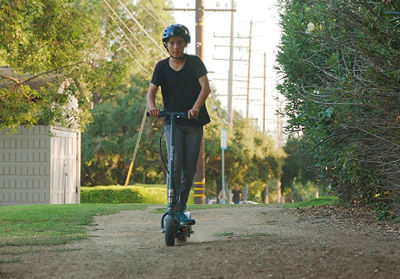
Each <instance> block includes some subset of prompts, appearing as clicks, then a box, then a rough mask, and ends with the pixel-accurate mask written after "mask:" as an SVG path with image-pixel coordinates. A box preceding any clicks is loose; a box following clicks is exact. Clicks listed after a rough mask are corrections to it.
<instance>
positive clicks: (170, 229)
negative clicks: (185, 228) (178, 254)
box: [165, 215, 175, 246]
mask: <svg viewBox="0 0 400 279" xmlns="http://www.w3.org/2000/svg"><path fill="white" fill-rule="evenodd" d="M165 244H166V245H167V246H174V245H175V220H174V218H173V217H172V216H170V215H168V216H167V218H166V219H165Z"/></svg>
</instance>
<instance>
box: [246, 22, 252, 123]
mask: <svg viewBox="0 0 400 279" xmlns="http://www.w3.org/2000/svg"><path fill="white" fill-rule="evenodd" d="M252 30H253V21H252V20H250V33H249V58H248V62H247V104H246V118H247V119H248V118H249V106H250V64H251V63H250V62H251V37H252Z"/></svg>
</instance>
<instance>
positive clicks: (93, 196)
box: [81, 186, 144, 203]
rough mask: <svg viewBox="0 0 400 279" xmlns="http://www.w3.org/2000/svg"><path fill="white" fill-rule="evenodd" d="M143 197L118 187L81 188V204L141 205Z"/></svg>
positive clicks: (132, 190)
mask: <svg viewBox="0 0 400 279" xmlns="http://www.w3.org/2000/svg"><path fill="white" fill-rule="evenodd" d="M143 200H144V198H143V195H142V194H141V193H140V192H139V191H138V190H135V189H133V188H127V187H122V186H120V187H118V186H108V187H107V186H97V187H81V203H142V202H143Z"/></svg>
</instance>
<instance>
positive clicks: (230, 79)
mask: <svg viewBox="0 0 400 279" xmlns="http://www.w3.org/2000/svg"><path fill="white" fill-rule="evenodd" d="M233 6H234V0H232V1H231V8H232V12H231V38H230V44H229V71H228V115H229V128H230V129H231V128H232V127H233V107H232V98H233V96H232V95H233V92H232V87H233V49H234V47H233V43H234V26H233V24H234V17H233V16H234V11H233Z"/></svg>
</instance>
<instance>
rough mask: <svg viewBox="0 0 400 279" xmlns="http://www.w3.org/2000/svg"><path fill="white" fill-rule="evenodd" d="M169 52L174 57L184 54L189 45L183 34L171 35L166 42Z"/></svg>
mask: <svg viewBox="0 0 400 279" xmlns="http://www.w3.org/2000/svg"><path fill="white" fill-rule="evenodd" d="M166 46H167V48H168V51H169V53H170V54H171V55H172V56H173V57H177V58H178V57H181V56H182V55H183V51H184V50H185V47H186V46H187V44H186V42H185V40H184V39H183V37H181V36H177V37H171V38H170V39H169V41H168V42H167V43H166Z"/></svg>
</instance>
